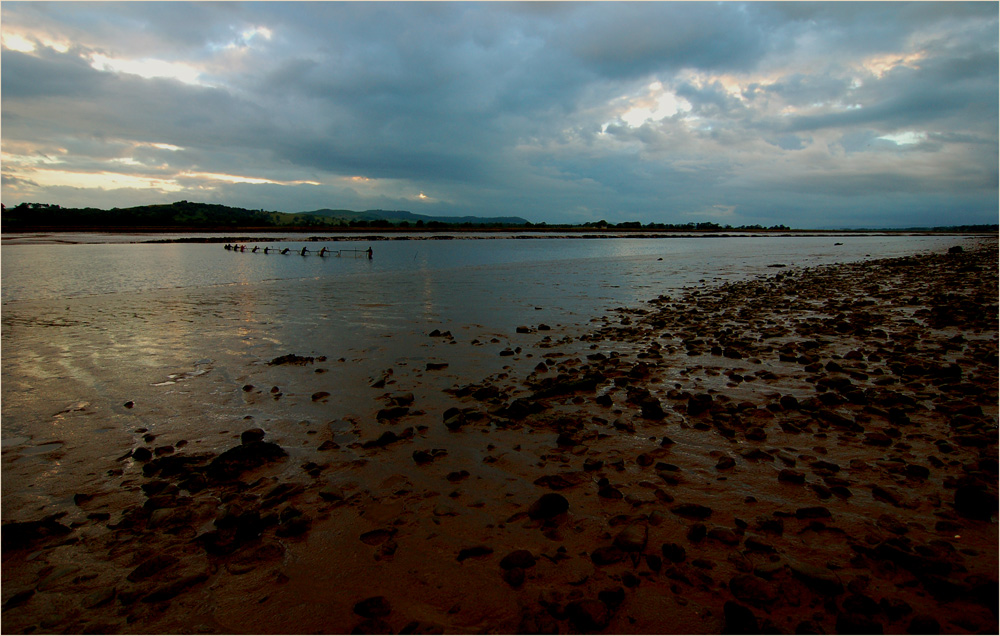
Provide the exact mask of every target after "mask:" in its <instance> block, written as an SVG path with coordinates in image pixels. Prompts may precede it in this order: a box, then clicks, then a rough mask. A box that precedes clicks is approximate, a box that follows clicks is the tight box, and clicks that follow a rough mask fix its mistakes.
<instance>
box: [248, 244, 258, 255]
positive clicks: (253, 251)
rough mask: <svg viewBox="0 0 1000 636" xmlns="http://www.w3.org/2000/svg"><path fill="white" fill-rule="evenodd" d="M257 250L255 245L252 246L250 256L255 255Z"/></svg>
mask: <svg viewBox="0 0 1000 636" xmlns="http://www.w3.org/2000/svg"><path fill="white" fill-rule="evenodd" d="M257 249H258V248H257V246H256V245H254V246H253V249H252V250H250V253H251V254H256V253H257Z"/></svg>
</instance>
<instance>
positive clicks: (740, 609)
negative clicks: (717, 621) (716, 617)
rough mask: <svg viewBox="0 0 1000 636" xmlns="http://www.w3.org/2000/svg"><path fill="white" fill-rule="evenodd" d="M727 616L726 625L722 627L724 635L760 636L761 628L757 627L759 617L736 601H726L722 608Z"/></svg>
mask: <svg viewBox="0 0 1000 636" xmlns="http://www.w3.org/2000/svg"><path fill="white" fill-rule="evenodd" d="M722 611H723V614H724V615H725V623H724V624H723V626H722V633H723V634H759V633H760V627H758V625H757V617H756V616H754V614H753V612H752V611H750V609H749V608H747V607H744V606H742V605H740V604H739V603H736V602H734V601H726V604H725V605H723V607H722Z"/></svg>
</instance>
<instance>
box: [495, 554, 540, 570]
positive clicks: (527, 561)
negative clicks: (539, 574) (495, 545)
mask: <svg viewBox="0 0 1000 636" xmlns="http://www.w3.org/2000/svg"><path fill="white" fill-rule="evenodd" d="M534 566H535V556H534V555H533V554H531V552H529V551H527V550H514V551H513V552H511V553H510V554H508V555H507V556H505V557H504V558H502V559H500V567H501V568H503V569H504V570H511V569H514V568H520V569H522V570H526V569H528V568H531V567H534Z"/></svg>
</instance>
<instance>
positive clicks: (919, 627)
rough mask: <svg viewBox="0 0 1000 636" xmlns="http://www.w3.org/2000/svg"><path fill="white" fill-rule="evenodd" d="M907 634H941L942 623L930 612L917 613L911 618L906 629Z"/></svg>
mask: <svg viewBox="0 0 1000 636" xmlns="http://www.w3.org/2000/svg"><path fill="white" fill-rule="evenodd" d="M906 633H907V634H940V633H941V623H939V622H938V620H937V619H936V618H934V617H933V616H930V615H928V614H917V615H916V616H914V617H913V618H912V619H910V626H909V627H907V629H906Z"/></svg>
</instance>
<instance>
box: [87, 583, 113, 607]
mask: <svg viewBox="0 0 1000 636" xmlns="http://www.w3.org/2000/svg"><path fill="white" fill-rule="evenodd" d="M115 594H116V592H115V588H113V587H106V588H102V589H99V590H95V591H93V592H91V593H90V594H88V595H87V596H85V597H83V600H82V601H80V605H82V606H83V607H85V608H86V609H94V608H95V607H100V606H101V605H104V604H105V603H107V602H109V601H111V600H112V599H114V597H115Z"/></svg>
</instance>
